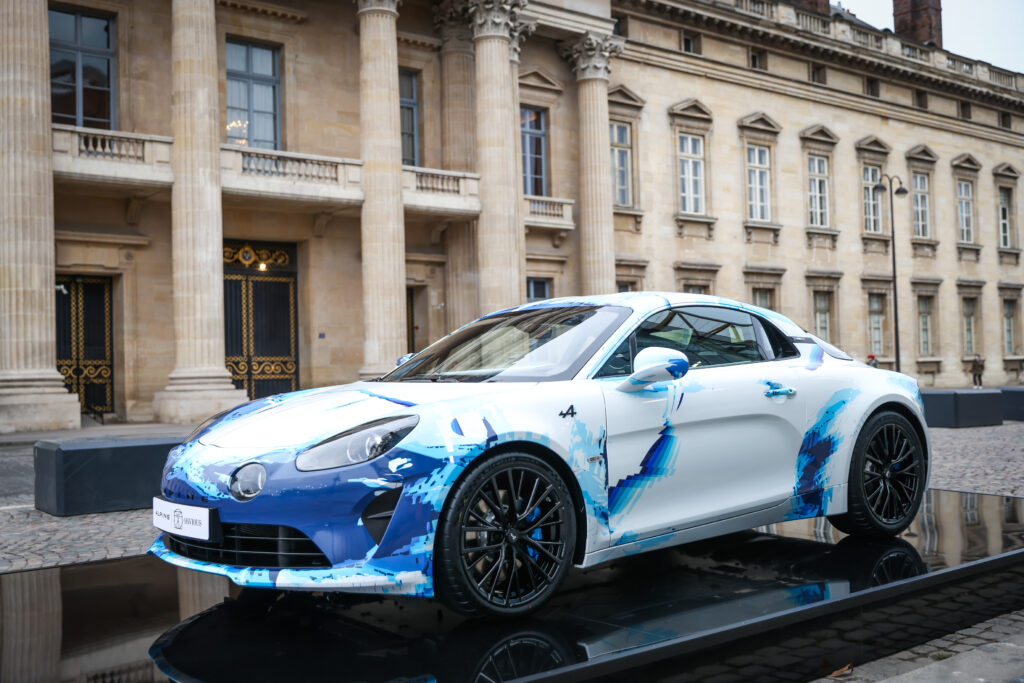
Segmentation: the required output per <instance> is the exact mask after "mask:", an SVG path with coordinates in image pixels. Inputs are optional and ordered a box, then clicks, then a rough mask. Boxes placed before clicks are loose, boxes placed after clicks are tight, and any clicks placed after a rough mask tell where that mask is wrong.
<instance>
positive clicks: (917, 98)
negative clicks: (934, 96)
mask: <svg viewBox="0 0 1024 683" xmlns="http://www.w3.org/2000/svg"><path fill="white" fill-rule="evenodd" d="M914 106H915V107H917V108H918V109H927V108H928V93H927V92H926V91H924V90H915V91H914Z"/></svg>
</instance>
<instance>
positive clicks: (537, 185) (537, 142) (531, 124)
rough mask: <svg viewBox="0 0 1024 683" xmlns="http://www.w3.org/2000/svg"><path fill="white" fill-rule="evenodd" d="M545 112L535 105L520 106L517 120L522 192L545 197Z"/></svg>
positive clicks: (546, 183) (546, 191)
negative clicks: (518, 123) (521, 146)
mask: <svg viewBox="0 0 1024 683" xmlns="http://www.w3.org/2000/svg"><path fill="white" fill-rule="evenodd" d="M547 118H548V117H547V112H546V111H544V110H543V109H538V108H536V107H520V108H519V122H520V126H521V129H522V134H523V192H524V193H525V194H528V195H537V196H540V197H545V196H547V194H548V178H547V156H548V155H547V134H548V132H547Z"/></svg>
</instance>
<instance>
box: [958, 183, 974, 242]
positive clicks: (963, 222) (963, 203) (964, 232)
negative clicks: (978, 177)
mask: <svg viewBox="0 0 1024 683" xmlns="http://www.w3.org/2000/svg"><path fill="white" fill-rule="evenodd" d="M973 217H974V183H972V182H971V181H970V180H958V181H956V220H957V225H958V226H959V227H960V241H961V242H964V243H966V244H973V243H974V220H973Z"/></svg>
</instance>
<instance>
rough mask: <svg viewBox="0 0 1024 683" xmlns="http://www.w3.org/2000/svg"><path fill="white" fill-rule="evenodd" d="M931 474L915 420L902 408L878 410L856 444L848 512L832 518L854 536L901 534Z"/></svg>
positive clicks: (869, 420)
mask: <svg viewBox="0 0 1024 683" xmlns="http://www.w3.org/2000/svg"><path fill="white" fill-rule="evenodd" d="M927 475H928V458H927V455H926V453H925V451H924V446H923V444H922V443H921V439H920V437H919V436H918V435H917V430H915V429H914V427H913V425H911V424H910V421H909V420H907V418H905V417H903V416H902V415H900V414H898V413H890V412H884V413H878V414H877V415H874V416H872V417H871V418H870V419H868V421H867V423H866V424H865V425H864V428H863V429H862V430H861V432H860V434H859V435H858V437H857V443H856V445H855V446H854V450H853V458H852V459H851V461H850V478H849V481H848V486H847V496H848V506H847V512H846V513H845V514H842V515H834V516H832V517H829V518H828V519H829V521H830V522H831V523H832V525H833V526H834V527H835V528H837V529H839V530H840V531H842V532H843V533H846V534H850V535H851V536H862V537H866V538H885V537H889V536H896V535H897V534H899V533H900V532H902V531H903V530H904V529H906V528H907V527H908V526H910V522H912V521H913V519H914V517H915V516H916V515H917V511H918V509H919V508H920V506H921V498H922V496H923V495H924V483H925V482H926V481H927V479H928V477H927Z"/></svg>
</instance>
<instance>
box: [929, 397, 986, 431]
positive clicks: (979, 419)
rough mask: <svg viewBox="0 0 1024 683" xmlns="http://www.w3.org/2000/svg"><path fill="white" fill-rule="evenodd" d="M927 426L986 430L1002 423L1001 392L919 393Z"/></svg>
mask: <svg viewBox="0 0 1024 683" xmlns="http://www.w3.org/2000/svg"><path fill="white" fill-rule="evenodd" d="M921 398H922V400H923V401H924V415H925V419H926V420H927V421H928V426H929V427H988V426H990V425H1001V424H1003V401H1004V399H1003V393H1002V392H1001V391H999V390H998V389H964V390H962V391H959V390H936V391H922V392H921Z"/></svg>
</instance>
